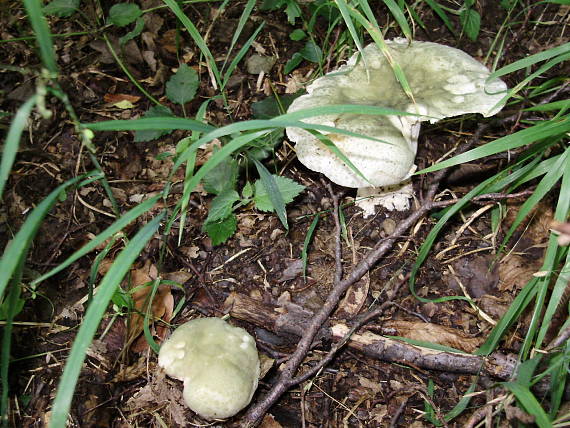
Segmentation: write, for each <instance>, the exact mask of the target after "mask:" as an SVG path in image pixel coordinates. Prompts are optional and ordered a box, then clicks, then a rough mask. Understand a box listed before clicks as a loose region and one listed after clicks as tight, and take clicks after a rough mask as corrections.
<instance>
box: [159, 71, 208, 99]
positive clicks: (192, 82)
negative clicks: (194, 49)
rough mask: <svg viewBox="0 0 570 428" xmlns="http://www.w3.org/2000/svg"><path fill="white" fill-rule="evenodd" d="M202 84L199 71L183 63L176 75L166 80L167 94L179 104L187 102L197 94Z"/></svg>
mask: <svg viewBox="0 0 570 428" xmlns="http://www.w3.org/2000/svg"><path fill="white" fill-rule="evenodd" d="M199 85H200V78H199V77H198V73H197V72H196V70H194V69H193V68H191V67H188V66H187V65H186V64H182V65H181V66H180V67H179V68H178V71H177V72H176V74H175V75H174V76H172V77H171V78H170V80H169V81H168V82H166V96H167V97H168V99H169V100H170V101H172V102H174V103H177V104H186V103H187V102H189V101H192V99H193V98H194V97H195V96H196V91H197V90H198V86H199Z"/></svg>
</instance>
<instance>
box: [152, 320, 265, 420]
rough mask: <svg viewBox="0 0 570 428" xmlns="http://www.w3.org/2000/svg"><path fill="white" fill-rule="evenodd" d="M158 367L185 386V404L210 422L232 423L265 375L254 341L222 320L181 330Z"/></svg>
mask: <svg viewBox="0 0 570 428" xmlns="http://www.w3.org/2000/svg"><path fill="white" fill-rule="evenodd" d="M158 365H159V366H160V367H162V368H163V369H164V371H165V372H166V374H167V375H169V376H172V377H173V378H176V379H179V380H182V381H183V382H184V390H183V393H182V395H183V397H184V401H185V402H186V404H187V405H188V407H190V409H192V410H193V411H194V412H196V413H197V414H199V415H200V416H202V417H204V418H206V419H217V418H221V419H223V418H229V417H230V416H233V415H235V414H236V413H238V412H239V411H240V410H241V409H243V408H244V407H245V406H247V405H248V404H249V402H250V401H251V397H252V396H253V393H254V392H255V390H256V388H257V381H258V378H259V372H260V365H259V357H258V354H257V349H256V347H255V341H254V339H253V337H251V335H250V334H249V333H248V332H247V331H245V330H244V329H243V328H239V327H233V326H231V325H229V324H228V323H226V322H225V321H223V320H222V319H220V318H200V319H195V320H192V321H189V322H187V323H185V324H183V325H181V326H180V327H178V328H177V329H176V330H175V331H174V332H173V333H172V335H171V336H170V338H169V339H168V340H167V341H166V342H164V344H163V345H162V347H161V348H160V352H159V354H158Z"/></svg>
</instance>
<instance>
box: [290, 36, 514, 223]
mask: <svg viewBox="0 0 570 428" xmlns="http://www.w3.org/2000/svg"><path fill="white" fill-rule="evenodd" d="M386 44H387V46H388V48H389V53H390V55H391V57H392V58H393V59H394V62H396V63H398V64H399V65H400V67H401V68H402V69H403V71H404V74H405V75H406V78H407V80H408V82H409V84H410V87H411V89H412V94H413V100H412V99H410V98H409V97H408V96H407V95H406V94H405V92H404V91H403V89H402V87H401V85H400V83H399V82H398V81H397V80H396V78H395V76H394V73H393V70H392V68H391V66H390V64H389V63H388V61H387V60H386V57H385V56H384V54H383V53H382V52H381V51H380V49H379V48H378V47H377V46H376V45H375V44H371V45H368V46H366V47H365V48H364V49H363V51H362V58H361V55H360V53H358V52H357V53H355V54H354V55H353V56H352V57H351V58H350V59H349V60H348V63H347V64H346V65H343V66H341V67H340V68H339V69H338V70H335V71H333V72H331V73H328V74H326V75H325V76H322V77H320V78H318V79H316V80H315V81H314V82H313V83H312V84H311V85H309V86H308V87H307V92H308V94H307V95H303V96H301V97H299V98H297V99H296V100H295V101H294V102H293V103H292V104H291V106H290V107H289V109H288V112H294V111H297V110H304V109H311V108H316V107H320V106H326V105H336V104H357V105H370V106H381V107H388V108H392V109H395V110H399V111H405V112H408V113H412V114H413V115H410V116H379V115H366V114H342V113H341V114H337V115H334V114H327V115H324V116H317V117H310V118H308V119H306V120H305V122H307V123H312V124H320V125H328V126H334V127H337V128H340V129H344V130H347V131H352V132H354V133H358V134H361V135H364V136H367V137H371V138H373V139H376V140H381V141H382V142H379V141H374V140H373V139H370V138H355V137H351V136H346V135H343V134H334V133H329V134H327V135H326V136H327V138H328V139H329V140H331V141H332V142H333V143H334V144H335V145H336V146H337V147H338V149H339V150H340V151H341V152H342V153H344V155H345V156H346V157H347V158H348V159H349V160H350V161H351V162H352V163H353V164H354V165H355V167H356V168H357V169H358V170H359V171H360V172H361V173H362V174H363V175H364V177H366V179H364V178H362V177H361V176H360V175H358V174H357V173H356V172H355V171H354V170H353V169H352V168H350V167H349V166H348V165H346V164H345V163H344V162H343V161H342V160H341V159H340V158H339V157H338V156H337V155H335V154H334V153H333V152H332V151H331V150H329V149H328V148H327V147H326V146H325V145H324V144H323V143H322V142H321V141H319V140H318V139H317V138H316V137H315V136H314V135H312V134H311V133H309V132H307V131H305V130H303V129H300V128H287V136H288V137H289V139H290V140H291V141H293V142H295V143H296V146H295V149H296V152H297V157H298V158H299V161H300V162H301V163H302V164H304V165H305V166H306V167H307V168H309V169H311V170H314V171H318V172H321V173H323V174H325V175H326V176H327V177H328V178H329V179H330V180H332V181H333V182H335V183H337V184H340V185H342V186H346V187H356V188H358V189H359V192H358V194H357V196H358V197H361V196H365V197H366V196H371V195H372V196H374V195H378V194H382V193H384V197H382V196H380V197H379V198H378V199H377V200H374V201H373V202H370V201H363V203H361V205H362V208H364V209H365V214H372V213H373V212H374V205H378V204H380V205H384V206H385V207H386V208H388V209H398V210H404V209H407V208H408V207H409V198H410V197H411V196H412V195H413V191H412V188H411V181H410V176H411V175H412V174H413V173H414V171H415V169H416V166H415V165H414V158H415V156H416V151H417V141H418V134H419V131H420V126H421V122H424V121H430V122H431V123H435V122H437V121H438V120H440V119H443V118H446V117H452V116H458V115H462V114H465V113H481V114H483V116H486V117H487V116H492V115H494V114H495V113H497V112H498V111H499V110H501V108H502V107H503V104H502V99H503V96H504V93H505V91H506V89H507V86H506V85H505V83H504V82H502V81H501V80H499V79H493V80H490V81H489V79H488V78H489V75H490V72H489V70H488V69H487V68H486V67H485V66H484V65H482V64H481V63H479V62H478V61H477V60H475V59H474V58H472V57H471V56H469V55H468V54H466V53H465V52H463V51H461V50H458V49H454V48H451V47H449V46H444V45H440V44H437V43H431V42H417V41H414V42H411V43H408V41H407V40H406V39H394V40H391V41H386ZM370 186H372V187H370ZM357 204H358V202H357Z"/></svg>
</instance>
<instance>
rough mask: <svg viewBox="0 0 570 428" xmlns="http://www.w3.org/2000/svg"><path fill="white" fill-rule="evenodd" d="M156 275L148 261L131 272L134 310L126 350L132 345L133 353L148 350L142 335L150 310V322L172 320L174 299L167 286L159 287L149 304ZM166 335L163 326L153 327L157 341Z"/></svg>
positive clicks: (154, 269)
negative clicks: (146, 315) (146, 316)
mask: <svg viewBox="0 0 570 428" xmlns="http://www.w3.org/2000/svg"><path fill="white" fill-rule="evenodd" d="M157 275H158V272H157V270H156V267H155V266H154V265H153V264H152V263H151V262H150V260H149V261H147V262H146V263H145V265H144V266H143V267H142V268H140V269H133V270H131V284H132V287H131V289H132V288H135V290H134V292H133V293H132V298H133V302H134V308H133V312H132V313H131V317H130V319H129V323H128V330H127V348H128V345H130V344H132V346H131V350H132V351H133V352H142V351H144V350H146V349H147V348H148V343H147V341H146V339H145V337H144V335H142V333H143V329H144V318H145V314H146V313H147V311H148V310H150V317H149V320H150V321H151V322H153V321H156V320H158V319H162V320H163V321H164V322H168V321H170V319H171V318H172V313H173V311H174V297H173V296H172V293H171V291H170V286H169V285H164V284H162V285H159V286H158V290H157V292H156V294H155V296H154V299H153V301H152V303H151V302H149V297H150V294H151V292H152V284H151V283H152V281H153V280H154V279H156V277H157ZM149 283H150V284H149ZM145 284H146V285H145ZM149 304H150V307H149ZM166 333H167V328H165V326H163V325H156V326H155V335H156V336H157V337H158V338H159V339H164V337H165V336H166Z"/></svg>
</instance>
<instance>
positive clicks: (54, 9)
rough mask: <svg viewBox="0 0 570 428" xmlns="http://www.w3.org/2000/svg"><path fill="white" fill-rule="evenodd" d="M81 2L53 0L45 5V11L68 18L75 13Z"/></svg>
mask: <svg viewBox="0 0 570 428" xmlns="http://www.w3.org/2000/svg"><path fill="white" fill-rule="evenodd" d="M80 4H81V0H53V1H51V2H49V3H48V4H47V5H46V6H45V7H44V13H45V14H46V15H55V16H59V17H60V18H66V17H68V16H71V15H73V14H74V13H75V12H76V11H77V10H78V9H79V5H80Z"/></svg>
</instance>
